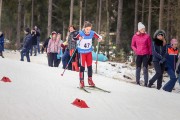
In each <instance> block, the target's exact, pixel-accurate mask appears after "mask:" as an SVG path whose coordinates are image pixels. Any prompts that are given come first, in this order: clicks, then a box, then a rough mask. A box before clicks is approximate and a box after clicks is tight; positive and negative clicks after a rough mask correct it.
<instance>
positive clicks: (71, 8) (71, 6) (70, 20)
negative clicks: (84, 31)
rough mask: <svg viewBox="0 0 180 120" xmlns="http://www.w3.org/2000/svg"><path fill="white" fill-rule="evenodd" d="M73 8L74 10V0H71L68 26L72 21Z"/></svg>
mask: <svg viewBox="0 0 180 120" xmlns="http://www.w3.org/2000/svg"><path fill="white" fill-rule="evenodd" d="M73 8H74V0H71V5H70V19H69V25H72V21H73Z"/></svg>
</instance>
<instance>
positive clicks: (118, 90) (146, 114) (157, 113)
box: [0, 51, 180, 120]
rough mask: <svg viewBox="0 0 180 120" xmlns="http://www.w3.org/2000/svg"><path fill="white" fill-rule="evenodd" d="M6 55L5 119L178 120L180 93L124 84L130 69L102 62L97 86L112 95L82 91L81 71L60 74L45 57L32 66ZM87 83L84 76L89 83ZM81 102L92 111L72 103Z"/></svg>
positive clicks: (1, 67) (0, 114) (0, 110)
mask: <svg viewBox="0 0 180 120" xmlns="http://www.w3.org/2000/svg"><path fill="white" fill-rule="evenodd" d="M4 55H5V57H6V58H4V59H2V58H0V79H1V78H2V77H3V76H7V77H9V78H10V79H11V81H12V82H10V83H4V82H2V81H0V120H72V119H73V120H84V119H86V120H92V119H93V120H132V119H133V120H179V117H180V114H179V111H180V102H179V99H180V95H179V94H177V93H168V92H164V91H163V90H160V91H159V90H156V89H150V88H145V87H141V86H138V85H134V84H129V83H126V82H124V81H122V80H120V79H121V78H122V79H124V78H123V77H122V76H121V75H122V74H124V73H128V74H130V73H132V71H133V72H134V68H133V67H132V68H131V69H130V68H129V67H130V66H128V67H126V68H124V70H123V69H122V68H123V66H127V65H125V64H119V63H109V62H105V63H101V62H99V63H98V74H94V75H93V79H94V82H95V83H96V85H97V86H98V87H100V88H103V89H106V90H110V91H111V93H104V92H101V91H96V90H89V91H91V93H85V92H84V91H82V90H79V89H77V86H79V78H78V73H77V72H73V71H68V70H67V71H66V72H65V74H64V76H61V73H62V72H63V69H61V67H62V66H61V65H60V67H59V68H50V67H48V66H47V58H46V55H45V54H40V55H38V56H36V57H35V56H32V57H31V61H32V62H31V63H27V62H21V61H19V58H20V55H19V53H18V52H14V51H6V52H5V54H4ZM111 64H116V67H112V65H111ZM93 67H95V64H94V63H93ZM119 67H121V69H119ZM105 69H107V70H105ZM103 70H104V71H103ZM118 75H119V76H120V77H116V78H117V79H118V80H114V79H113V77H114V76H118ZM107 76H109V77H107ZM132 76H133V75H132ZM86 80H87V76H86V74H85V84H87V81H86ZM76 98H79V99H82V100H84V101H86V103H87V105H88V106H89V107H90V108H87V109H84V108H83V109H82V108H78V107H76V106H74V105H72V104H71V103H72V102H73V101H74V100H75V99H76Z"/></svg>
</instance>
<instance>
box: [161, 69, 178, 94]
mask: <svg viewBox="0 0 180 120" xmlns="http://www.w3.org/2000/svg"><path fill="white" fill-rule="evenodd" d="M167 73H168V75H169V76H170V80H169V81H168V82H167V83H166V84H165V85H164V87H163V90H165V91H168V92H172V90H173V88H174V86H175V84H176V81H177V78H176V75H175V71H174V70H173V69H170V68H168V69H167Z"/></svg>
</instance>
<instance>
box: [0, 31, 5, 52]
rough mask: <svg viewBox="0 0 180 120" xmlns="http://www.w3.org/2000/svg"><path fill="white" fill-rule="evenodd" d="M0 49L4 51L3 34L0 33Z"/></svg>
mask: <svg viewBox="0 0 180 120" xmlns="http://www.w3.org/2000/svg"><path fill="white" fill-rule="evenodd" d="M0 51H4V35H3V34H1V35H0Z"/></svg>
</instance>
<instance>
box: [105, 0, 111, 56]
mask: <svg viewBox="0 0 180 120" xmlns="http://www.w3.org/2000/svg"><path fill="white" fill-rule="evenodd" d="M106 15H107V23H106V41H105V47H106V49H105V50H106V52H107V57H108V58H109V38H110V37H109V29H110V28H109V0H106Z"/></svg>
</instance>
